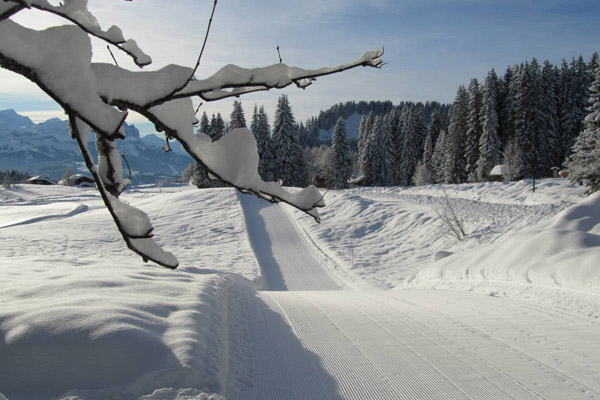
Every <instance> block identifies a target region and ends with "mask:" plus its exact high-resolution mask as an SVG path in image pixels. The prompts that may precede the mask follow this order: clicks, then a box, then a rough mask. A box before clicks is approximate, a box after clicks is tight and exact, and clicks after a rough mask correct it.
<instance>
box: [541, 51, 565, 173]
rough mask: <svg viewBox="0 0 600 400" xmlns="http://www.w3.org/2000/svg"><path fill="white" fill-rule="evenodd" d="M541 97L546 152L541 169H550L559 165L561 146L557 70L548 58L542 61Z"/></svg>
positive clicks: (542, 130)
mask: <svg viewBox="0 0 600 400" xmlns="http://www.w3.org/2000/svg"><path fill="white" fill-rule="evenodd" d="M541 79H542V82H541V86H542V87H541V90H542V93H541V99H540V102H539V107H540V111H541V114H542V120H543V121H542V124H543V125H542V129H541V132H542V134H543V137H542V138H541V140H543V142H544V143H545V146H544V149H545V150H546V154H544V155H543V158H542V161H541V162H542V169H543V170H545V171H550V168H552V167H554V166H556V167H558V166H560V163H561V159H560V158H561V154H562V150H561V146H560V137H559V131H558V130H559V117H558V96H557V94H556V92H557V86H558V71H557V70H556V68H555V67H554V66H553V65H552V64H550V62H549V61H548V60H546V61H545V62H544V67H543V68H542V77H541Z"/></svg>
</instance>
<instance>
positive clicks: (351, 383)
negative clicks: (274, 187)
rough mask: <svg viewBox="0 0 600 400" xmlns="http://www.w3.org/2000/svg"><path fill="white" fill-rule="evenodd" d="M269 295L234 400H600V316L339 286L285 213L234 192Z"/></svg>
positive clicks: (258, 313) (257, 314)
mask: <svg viewBox="0 0 600 400" xmlns="http://www.w3.org/2000/svg"><path fill="white" fill-rule="evenodd" d="M240 201H241V203H242V207H243V209H244V213H245V216H246V222H247V225H248V234H249V238H250V242H251V244H252V246H253V248H254V250H255V253H256V256H257V259H258V261H259V264H260V265H261V269H262V271H263V276H264V277H265V288H266V289H267V290H266V291H261V292H258V293H250V292H248V293H247V294H245V295H244V296H245V297H244V300H243V301H244V303H245V307H246V314H247V324H248V331H249V336H250V339H249V340H250V346H249V347H250V348H249V349H248V351H249V353H250V355H249V357H248V359H249V360H250V361H249V363H250V365H249V366H248V367H249V368H248V369H249V376H247V377H238V378H239V381H246V382H247V385H244V387H238V388H235V389H233V388H230V389H229V393H228V398H230V399H278V400H279V399H282V400H283V399H556V400H559V399H561V400H562V399H600V351H599V349H600V321H598V320H596V319H592V318H587V317H585V316H582V315H579V314H574V313H570V312H566V311H562V310H555V309H550V308H546V307H542V306H539V305H537V304H535V303H528V302H524V301H519V300H514V299H507V298H498V297H494V296H485V295H482V294H478V293H471V292H452V291H417V290H410V291H347V290H341V289H340V287H339V286H340V285H339V284H337V283H336V281H335V278H333V277H332V276H331V275H330V273H329V272H328V271H326V269H325V268H324V267H323V266H322V265H321V264H320V260H319V259H318V258H317V257H315V255H314V254H315V249H314V248H312V247H311V246H312V244H309V243H307V242H306V241H304V240H303V239H302V236H301V235H300V234H299V233H298V231H297V229H298V228H297V225H296V222H295V221H294V220H293V219H291V218H290V216H289V215H288V214H287V212H286V211H285V209H283V208H282V207H279V206H274V205H270V204H268V203H266V202H264V201H263V202H260V200H258V199H254V198H251V197H250V196H240Z"/></svg>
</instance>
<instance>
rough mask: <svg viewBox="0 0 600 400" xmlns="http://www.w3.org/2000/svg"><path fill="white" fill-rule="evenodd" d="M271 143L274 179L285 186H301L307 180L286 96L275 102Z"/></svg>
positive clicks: (292, 116)
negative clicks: (280, 181)
mask: <svg viewBox="0 0 600 400" xmlns="http://www.w3.org/2000/svg"><path fill="white" fill-rule="evenodd" d="M272 141H273V171H274V174H275V176H274V178H275V179H281V180H282V181H283V183H284V185H287V186H296V185H302V183H303V181H305V180H307V174H306V165H303V164H302V163H303V161H304V160H303V157H302V149H301V148H300V146H299V145H298V138H297V125H296V121H295V119H294V115H293V114H292V108H291V106H290V103H289V100H288V97H287V96H286V95H282V96H281V97H280V98H279V100H278V102H277V109H276V111H275V124H274V127H273V139H272ZM303 170H304V171H303Z"/></svg>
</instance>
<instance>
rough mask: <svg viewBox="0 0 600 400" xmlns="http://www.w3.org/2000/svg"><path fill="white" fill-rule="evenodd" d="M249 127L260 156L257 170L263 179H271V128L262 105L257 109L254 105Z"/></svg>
mask: <svg viewBox="0 0 600 400" xmlns="http://www.w3.org/2000/svg"><path fill="white" fill-rule="evenodd" d="M250 129H251V131H252V134H253V135H254V138H255V139H256V147H257V150H258V156H259V157H260V161H259V163H258V172H259V174H260V176H261V177H262V178H263V179H265V180H271V179H272V176H271V175H272V173H271V163H272V159H273V154H272V150H271V128H270V127H269V120H268V118H267V114H266V112H265V109H264V107H263V106H260V109H258V107H257V105H256V104H255V105H254V111H253V113H252V122H251V124H250Z"/></svg>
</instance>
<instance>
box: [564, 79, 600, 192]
mask: <svg viewBox="0 0 600 400" xmlns="http://www.w3.org/2000/svg"><path fill="white" fill-rule="evenodd" d="M594 76H595V79H594V82H593V83H592V85H591V87H590V98H589V108H588V115H587V116H586V117H585V121H584V125H585V130H584V131H583V132H582V133H581V134H580V135H579V136H578V137H577V140H576V141H575V144H574V145H573V151H572V154H571V156H570V157H569V160H568V162H567V168H568V170H569V178H570V179H571V180H572V181H573V182H580V181H583V182H584V183H585V185H586V186H587V187H588V189H587V193H588V194H589V193H593V192H597V191H600V67H597V68H596V73H595V75H594Z"/></svg>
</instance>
